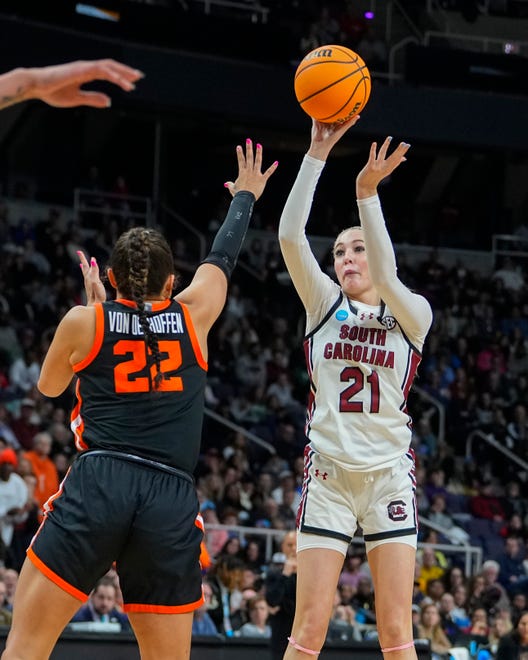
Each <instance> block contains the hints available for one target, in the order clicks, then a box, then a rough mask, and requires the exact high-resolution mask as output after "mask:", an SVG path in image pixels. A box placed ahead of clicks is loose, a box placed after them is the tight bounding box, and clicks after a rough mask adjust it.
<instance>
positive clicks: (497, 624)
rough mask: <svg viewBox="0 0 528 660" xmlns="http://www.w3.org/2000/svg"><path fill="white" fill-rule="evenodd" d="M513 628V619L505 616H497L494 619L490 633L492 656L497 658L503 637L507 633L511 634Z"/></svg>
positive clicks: (489, 644) (489, 640)
mask: <svg viewBox="0 0 528 660" xmlns="http://www.w3.org/2000/svg"><path fill="white" fill-rule="evenodd" d="M512 630H513V624H512V621H511V619H507V618H504V617H497V618H495V619H493V621H492V623H491V626H490V630H489V634H488V648H489V650H490V651H491V653H492V657H494V658H495V659H496V658H497V651H498V648H499V644H500V641H501V639H502V638H503V637H504V636H505V635H509V634H510V633H511V632H512Z"/></svg>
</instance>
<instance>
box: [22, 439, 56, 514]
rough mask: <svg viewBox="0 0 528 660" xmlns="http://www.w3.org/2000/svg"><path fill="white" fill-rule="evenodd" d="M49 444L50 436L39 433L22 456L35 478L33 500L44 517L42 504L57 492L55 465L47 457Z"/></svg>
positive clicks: (49, 449)
mask: <svg viewBox="0 0 528 660" xmlns="http://www.w3.org/2000/svg"><path fill="white" fill-rule="evenodd" d="M51 443H52V439H51V435H50V434H49V433H47V432H46V431H41V432H40V433H37V434H36V435H35V437H34V438H33V449H32V450H31V451H27V452H26V453H25V454H24V458H26V459H27V460H28V461H29V462H30V463H31V467H32V469H33V474H34V475H35V476H36V477H37V488H36V490H35V498H36V500H37V502H38V503H39V505H40V509H41V516H42V515H44V504H45V503H46V502H47V501H48V500H49V498H50V497H51V496H52V495H55V494H56V493H57V491H58V490H59V474H58V472H57V468H56V467H55V463H54V462H53V461H52V460H51V458H50V457H49V455H50V451H51Z"/></svg>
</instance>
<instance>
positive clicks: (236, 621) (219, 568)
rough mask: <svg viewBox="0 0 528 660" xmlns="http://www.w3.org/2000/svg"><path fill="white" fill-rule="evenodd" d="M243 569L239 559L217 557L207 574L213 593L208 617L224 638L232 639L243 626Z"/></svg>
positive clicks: (242, 563) (223, 556) (230, 556)
mask: <svg viewBox="0 0 528 660" xmlns="http://www.w3.org/2000/svg"><path fill="white" fill-rule="evenodd" d="M244 568H245V566H244V562H243V561H242V560H241V559H240V558H239V557H234V556H232V555H219V556H218V557H217V558H216V561H215V563H214V565H213V568H212V569H211V571H210V572H209V576H208V581H209V584H210V586H211V589H212V592H213V598H212V604H211V607H210V608H209V615H210V617H211V619H212V620H213V622H214V624H215V626H216V629H217V630H218V632H220V633H222V634H224V635H225V636H226V637H233V635H234V633H235V631H236V630H238V629H239V628H240V627H241V626H242V624H243V616H242V611H241V604H242V592H241V590H240V587H241V586H242V575H243V571H244ZM213 602H214V604H215V605H216V607H215V606H213Z"/></svg>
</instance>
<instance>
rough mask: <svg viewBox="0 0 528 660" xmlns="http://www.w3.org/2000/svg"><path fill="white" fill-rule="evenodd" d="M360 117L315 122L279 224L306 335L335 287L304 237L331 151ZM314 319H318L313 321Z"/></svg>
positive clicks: (286, 262) (286, 260)
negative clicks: (304, 315) (327, 122)
mask: <svg viewBox="0 0 528 660" xmlns="http://www.w3.org/2000/svg"><path fill="white" fill-rule="evenodd" d="M358 119H359V116H357V117H354V118H353V119H351V120H350V121H347V122H346V123H344V124H324V123H322V122H319V121H316V120H315V119H314V120H313V121H312V133H311V141H310V148H309V149H308V151H307V153H306V156H305V157H304V160H303V162H302V165H301V168H300V170H299V174H298V175H297V179H296V180H295V183H294V184H293V187H292V189H291V192H290V194H289V196H288V199H287V201H286V204H285V206H284V210H283V212H282V215H281V219H280V223H279V242H280V246H281V251H282V256H283V257H284V262H285V264H286V267H287V269H288V273H289V274H290V277H291V279H292V282H293V285H294V287H295V290H296V291H297V293H298V295H299V298H300V299H301V301H302V303H303V305H304V308H305V310H306V313H307V331H309V330H310V327H311V326H312V325H317V323H318V320H319V318H318V316H317V315H318V314H319V313H320V312H321V309H322V307H324V305H325V302H326V301H327V300H328V299H329V298H330V299H331V298H334V299H335V297H336V290H335V289H336V285H335V283H334V282H333V281H332V280H331V279H330V278H329V277H328V276H327V275H325V274H323V273H322V271H321V269H320V267H319V263H318V261H317V259H316V258H315V256H314V254H313V253H312V250H311V248H310V245H309V243H308V239H307V238H306V234H305V227H306V223H307V222H308V217H309V215H310V210H311V207H312V201H313V197H314V194H315V189H316V186H317V182H318V181H319V177H320V175H321V172H322V171H323V168H324V165H325V161H326V159H327V157H328V155H329V153H330V151H331V150H332V147H333V146H334V145H335V144H336V143H337V142H338V140H339V139H340V138H341V137H342V136H343V135H344V134H345V133H346V131H347V130H348V129H349V128H351V127H352V126H354V124H355V123H356V122H357V121H358ZM312 315H315V316H314V317H313V318H312Z"/></svg>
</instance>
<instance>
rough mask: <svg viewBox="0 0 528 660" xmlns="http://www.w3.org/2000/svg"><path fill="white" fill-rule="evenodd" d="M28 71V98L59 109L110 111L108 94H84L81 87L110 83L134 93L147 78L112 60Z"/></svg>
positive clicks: (81, 62)
mask: <svg viewBox="0 0 528 660" xmlns="http://www.w3.org/2000/svg"><path fill="white" fill-rule="evenodd" d="M27 71H28V73H29V74H30V78H29V79H30V88H29V90H28V94H27V98H35V99H40V100H41V101H44V102H45V103H47V104H48V105H52V106H54V107H57V108H72V107H75V106H79V105H87V106H91V107H92V108H107V107H108V106H109V105H110V104H111V101H110V97H109V96H108V95H107V94H103V93H102V92H95V91H86V90H83V89H81V85H84V84H85V83H88V82H92V81H95V80H106V81H107V82H111V83H113V84H114V85H117V86H118V87H121V89H122V90H124V91H125V92H130V91H131V90H133V89H134V88H135V83H136V82H137V81H138V80H139V79H140V78H143V73H142V72H141V71H138V70H137V69H133V68H132V67H129V66H127V65H126V64H122V63H121V62H116V61H115V60H111V59H105V60H94V61H77V62H69V63H68V64H58V65H55V66H46V67H42V68H35V69H28V70H27Z"/></svg>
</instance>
